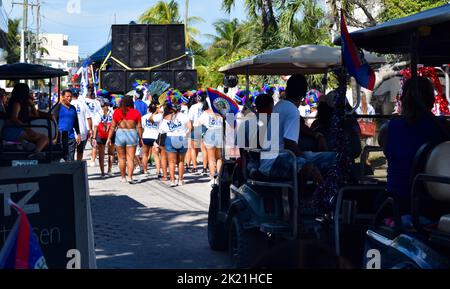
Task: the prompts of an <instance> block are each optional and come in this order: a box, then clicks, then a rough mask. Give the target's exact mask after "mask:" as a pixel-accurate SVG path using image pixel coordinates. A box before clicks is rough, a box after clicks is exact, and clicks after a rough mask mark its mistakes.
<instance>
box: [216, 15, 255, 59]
mask: <svg viewBox="0 0 450 289" xmlns="http://www.w3.org/2000/svg"><path fill="white" fill-rule="evenodd" d="M213 26H214V28H215V30H216V35H214V36H211V35H210V36H209V37H210V38H212V39H213V44H212V46H211V48H210V50H211V54H212V56H213V58H217V57H225V58H229V57H232V56H234V55H237V54H249V51H248V50H247V46H248V44H250V40H249V39H248V37H246V32H247V31H248V28H247V27H245V26H243V25H240V24H239V21H238V20H237V19H233V20H231V21H230V20H227V19H220V20H218V21H216V22H214V24H213Z"/></svg>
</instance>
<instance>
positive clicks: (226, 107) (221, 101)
mask: <svg viewBox="0 0 450 289" xmlns="http://www.w3.org/2000/svg"><path fill="white" fill-rule="evenodd" d="M206 93H207V94H208V97H209V101H210V103H211V108H212V110H213V111H214V112H215V113H218V114H220V115H221V116H222V117H224V118H225V117H226V115H227V114H228V113H232V114H237V113H238V112H239V106H238V104H237V103H236V102H235V101H234V100H233V99H231V98H229V97H228V96H227V95H225V94H223V93H221V92H220V91H217V90H214V89H212V88H208V89H207V90H206Z"/></svg>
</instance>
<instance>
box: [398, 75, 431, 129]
mask: <svg viewBox="0 0 450 289" xmlns="http://www.w3.org/2000/svg"><path fill="white" fill-rule="evenodd" d="M413 88H414V86H413V80H412V79H408V80H407V81H406V82H405V84H404V85H403V94H402V97H401V100H402V115H403V116H404V117H405V118H406V120H407V121H408V122H411V123H414V122H416V121H417V120H418V119H419V118H420V117H422V116H425V115H431V109H432V108H433V105H434V102H435V99H434V88H433V84H432V83H431V81H429V80H428V79H427V78H426V77H423V76H419V77H418V78H417V88H418V92H419V95H418V96H417V97H414V94H413Z"/></svg>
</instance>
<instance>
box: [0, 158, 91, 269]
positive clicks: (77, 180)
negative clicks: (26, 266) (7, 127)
mask: <svg viewBox="0 0 450 289" xmlns="http://www.w3.org/2000/svg"><path fill="white" fill-rule="evenodd" d="M88 191H89V190H88V186H87V177H86V165H85V163H56V164H46V165H39V166H34V167H9V168H0V247H2V246H3V244H4V242H5V240H6V238H7V237H8V234H9V232H10V231H11V228H12V227H13V225H14V222H15V221H16V219H17V214H16V212H15V211H14V210H13V209H12V208H11V207H10V206H9V205H8V200H9V199H11V200H12V201H13V202H15V203H16V204H18V205H19V206H20V207H21V208H22V209H23V210H24V211H25V213H26V214H27V217H28V219H29V221H30V224H31V227H32V230H33V232H34V234H35V235H36V237H37V240H38V241H39V243H40V245H41V248H42V251H43V254H44V257H45V259H46V261H47V265H48V267H49V268H50V269H66V268H67V269H71V268H74V269H78V268H86V269H87V268H95V256H94V248H93V247H94V246H93V229H92V217H91V212H90V202H89V192H88Z"/></svg>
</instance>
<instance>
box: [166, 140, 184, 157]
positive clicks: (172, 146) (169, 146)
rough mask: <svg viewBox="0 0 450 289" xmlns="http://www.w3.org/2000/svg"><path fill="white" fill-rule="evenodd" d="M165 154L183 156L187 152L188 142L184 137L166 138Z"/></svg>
mask: <svg viewBox="0 0 450 289" xmlns="http://www.w3.org/2000/svg"><path fill="white" fill-rule="evenodd" d="M165 148H166V152H168V153H180V154H185V153H186V152H187V150H188V141H187V138H186V137H184V136H167V138H166V144H165Z"/></svg>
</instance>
